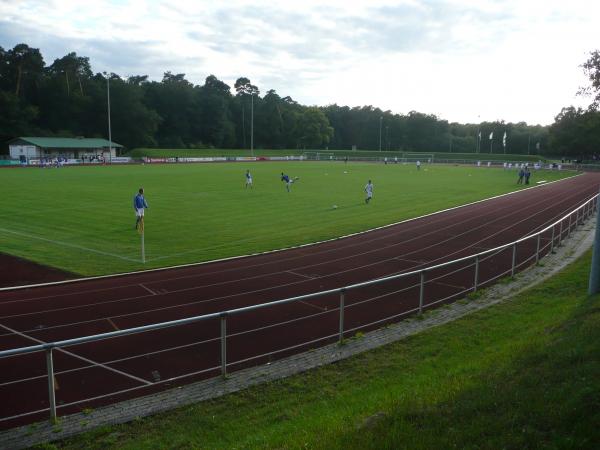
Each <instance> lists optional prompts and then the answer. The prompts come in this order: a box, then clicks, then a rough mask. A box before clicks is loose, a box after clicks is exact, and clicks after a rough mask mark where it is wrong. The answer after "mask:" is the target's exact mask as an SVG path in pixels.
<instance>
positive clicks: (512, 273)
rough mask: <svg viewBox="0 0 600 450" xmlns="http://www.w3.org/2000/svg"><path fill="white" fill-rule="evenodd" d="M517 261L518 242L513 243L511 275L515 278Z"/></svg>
mask: <svg viewBox="0 0 600 450" xmlns="http://www.w3.org/2000/svg"><path fill="white" fill-rule="evenodd" d="M516 262H517V243H516V242H515V243H514V244H513V256H512V268H511V269H510V276H511V277H513V278H514V276H515V265H516Z"/></svg>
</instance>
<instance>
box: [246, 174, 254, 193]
mask: <svg viewBox="0 0 600 450" xmlns="http://www.w3.org/2000/svg"><path fill="white" fill-rule="evenodd" d="M248 186H250V189H254V187H253V186H252V175H251V174H250V170H249V169H248V170H246V189H248Z"/></svg>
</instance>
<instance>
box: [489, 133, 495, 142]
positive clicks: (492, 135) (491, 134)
mask: <svg viewBox="0 0 600 450" xmlns="http://www.w3.org/2000/svg"><path fill="white" fill-rule="evenodd" d="M492 139H494V132H493V131H492V132H491V133H490V141H491V140H492Z"/></svg>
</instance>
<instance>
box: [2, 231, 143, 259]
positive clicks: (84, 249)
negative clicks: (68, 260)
mask: <svg viewBox="0 0 600 450" xmlns="http://www.w3.org/2000/svg"><path fill="white" fill-rule="evenodd" d="M0 231H2V232H4V233H10V234H16V235H17V236H23V237H26V238H28V239H37V240H39V241H44V242H49V243H51V244H56V245H63V246H65V247H71V248H76V249H78V250H83V251H86V252H92V253H98V254H99V255H104V256H112V257H113V258H119V259H123V260H125V261H130V262H134V263H139V262H140V260H139V259H133V258H128V257H127V256H121V255H117V254H116V253H109V252H103V251H101V250H95V249H93V248H88V247H84V246H82V245H77V244H71V243H69V242H63V241H57V240H54V239H48V238H44V237H41V236H35V235H33V234H28V233H22V232H20V231H14V230H9V229H7V228H0Z"/></svg>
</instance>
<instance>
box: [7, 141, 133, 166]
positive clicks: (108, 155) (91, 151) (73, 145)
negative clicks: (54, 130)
mask: <svg viewBox="0 0 600 450" xmlns="http://www.w3.org/2000/svg"><path fill="white" fill-rule="evenodd" d="M8 148H9V151H10V157H11V158H12V159H18V160H20V161H21V162H28V161H29V160H32V159H36V160H39V159H42V158H45V159H54V158H64V159H81V160H90V161H91V160H93V159H102V160H105V161H109V160H110V159H112V158H115V157H116V156H117V151H120V150H121V149H122V148H123V146H122V145H120V144H117V143H116V142H109V141H107V140H106V139H95V138H93V139H88V138H83V137H78V138H60V137H18V138H15V139H12V140H10V141H8Z"/></svg>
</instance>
